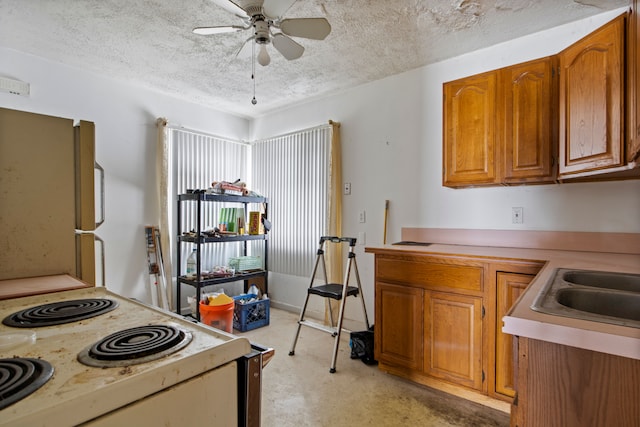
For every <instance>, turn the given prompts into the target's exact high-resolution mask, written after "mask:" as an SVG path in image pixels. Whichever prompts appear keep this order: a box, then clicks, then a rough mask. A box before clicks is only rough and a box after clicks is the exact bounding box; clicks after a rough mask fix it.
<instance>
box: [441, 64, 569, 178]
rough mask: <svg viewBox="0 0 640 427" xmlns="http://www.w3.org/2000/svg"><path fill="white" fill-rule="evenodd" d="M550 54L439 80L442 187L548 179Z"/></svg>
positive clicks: (550, 167) (551, 159) (551, 117)
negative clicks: (442, 159)
mask: <svg viewBox="0 0 640 427" xmlns="http://www.w3.org/2000/svg"><path fill="white" fill-rule="evenodd" d="M556 85H557V79H556V78H555V75H554V58H551V57H549V58H543V59H539V60H535V61H530V62H526V63H523V64H518V65H514V66H511V67H506V68H503V69H500V70H495V71H490V72H487V73H483V74H479V75H476V76H471V77H467V78H464V79H460V80H456V81H453V82H449V83H445V84H444V174H443V181H444V185H445V186H449V187H464V186H471V185H492V184H520V183H525V182H537V183H539V182H552V181H553V180H554V178H555V173H554V171H555V168H554V155H555V149H554V147H555V146H556V144H554V143H553V142H554V140H553V138H554V135H555V132H556V129H557V127H556V125H555V123H557V121H556V120H554V118H555V117H556V116H557V115H556V114H555V110H554V106H555V105H556V103H555V99H556V98H555V96H556V93H557V90H556Z"/></svg>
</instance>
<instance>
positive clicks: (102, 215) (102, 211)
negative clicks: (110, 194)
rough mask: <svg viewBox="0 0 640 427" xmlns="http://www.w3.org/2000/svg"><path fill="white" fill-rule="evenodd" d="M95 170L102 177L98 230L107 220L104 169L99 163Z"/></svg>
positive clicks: (96, 164)
mask: <svg viewBox="0 0 640 427" xmlns="http://www.w3.org/2000/svg"><path fill="white" fill-rule="evenodd" d="M94 168H95V170H97V171H98V174H99V175H100V218H98V219H97V221H96V228H98V227H100V226H101V225H102V224H103V223H104V219H105V205H104V168H103V167H102V166H100V164H99V163H98V162H95V163H94ZM101 241H102V240H101ZM103 244H104V242H103ZM103 257H104V255H103ZM102 264H103V265H104V259H103V263H102Z"/></svg>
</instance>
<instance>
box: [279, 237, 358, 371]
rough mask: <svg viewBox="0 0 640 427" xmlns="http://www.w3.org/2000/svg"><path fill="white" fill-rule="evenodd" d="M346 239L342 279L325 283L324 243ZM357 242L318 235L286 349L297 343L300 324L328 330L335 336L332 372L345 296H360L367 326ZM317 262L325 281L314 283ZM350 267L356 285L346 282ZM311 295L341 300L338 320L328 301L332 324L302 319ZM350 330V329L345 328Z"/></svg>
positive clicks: (294, 348)
mask: <svg viewBox="0 0 640 427" xmlns="http://www.w3.org/2000/svg"><path fill="white" fill-rule="evenodd" d="M325 242H331V243H343V242H348V243H349V259H348V261H347V269H346V271H345V274H344V281H343V283H341V284H340V283H328V280H327V267H326V265H325V262H324V249H323V246H324V243H325ZM355 246H356V239H355V238H353V237H336V236H322V237H320V247H319V248H318V252H317V257H316V264H315V266H314V267H313V274H311V281H310V283H309V288H308V289H307V298H306V299H305V301H304V305H303V306H302V311H301V312H300V319H299V320H298V327H297V329H296V335H295V338H294V339H293V345H292V346H291V351H289V356H293V355H294V354H295V350H296V343H297V341H298V336H299V335H300V327H301V326H309V327H311V328H314V329H318V330H321V331H324V332H328V333H329V334H331V336H332V337H333V338H334V344H333V357H332V359H331V368H330V369H329V372H331V373H334V372H335V371H336V359H337V357H338V346H339V345H340V333H341V332H342V318H343V316H344V306H345V300H346V298H347V297H348V296H354V297H357V296H358V295H359V296H360V301H361V302H362V311H363V313H364V321H365V323H366V324H367V330H369V318H368V317H367V308H366V307H365V304H364V297H363V296H362V286H361V284H360V275H359V274H358V265H357V264H356V253H355V252H354V248H355ZM318 265H322V272H323V273H324V283H325V284H324V285H320V286H313V283H314V281H315V277H316V273H317V271H318ZM351 267H353V270H354V272H355V276H356V283H357V284H358V286H357V287H356V286H348V284H349V276H350V273H351ZM311 295H318V296H321V297H324V298H332V299H335V300H340V313H339V315H338V324H337V325H336V324H335V322H334V320H333V310H332V308H331V304H329V317H330V318H331V327H328V326H325V325H321V324H319V323H316V322H311V321H308V320H305V319H304V314H305V311H306V310H307V304H308V303H309V297H310V296H311ZM347 332H349V331H347Z"/></svg>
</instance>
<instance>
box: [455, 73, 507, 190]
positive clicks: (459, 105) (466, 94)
mask: <svg viewBox="0 0 640 427" xmlns="http://www.w3.org/2000/svg"><path fill="white" fill-rule="evenodd" d="M497 80H498V78H497V72H495V71H492V72H489V73H484V74H479V75H476V76H471V77H467V78H464V79H460V80H456V81H454V82H450V83H445V85H444V150H443V152H444V159H443V160H444V161H443V163H444V164H443V169H444V175H443V180H444V185H445V186H450V187H458V186H467V185H483V184H494V183H496V182H498V174H497V173H496V161H495V159H496V150H497V145H498V144H497V142H496V124H497V120H496V111H497V100H496V98H497Z"/></svg>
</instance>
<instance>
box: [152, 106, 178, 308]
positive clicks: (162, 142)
mask: <svg viewBox="0 0 640 427" xmlns="http://www.w3.org/2000/svg"><path fill="white" fill-rule="evenodd" d="M156 127H157V128H158V139H157V146H156V179H157V182H158V186H157V189H158V195H157V196H158V215H159V218H158V226H159V227H160V245H161V246H162V261H163V267H164V271H162V272H161V273H162V274H163V275H164V282H165V283H166V284H167V289H166V293H167V301H168V302H169V309H170V310H175V307H174V304H173V292H172V289H173V285H172V283H173V282H172V277H173V276H172V268H171V241H170V237H169V232H170V230H169V212H170V209H171V206H170V205H169V204H170V202H171V200H172V199H171V197H170V195H169V191H170V189H169V167H170V165H169V161H170V147H169V143H168V141H167V132H168V129H167V119H165V118H162V117H160V118H158V119H157V120H156Z"/></svg>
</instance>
